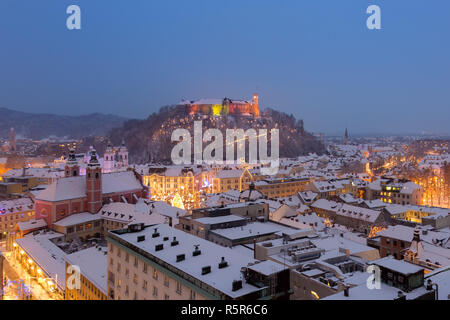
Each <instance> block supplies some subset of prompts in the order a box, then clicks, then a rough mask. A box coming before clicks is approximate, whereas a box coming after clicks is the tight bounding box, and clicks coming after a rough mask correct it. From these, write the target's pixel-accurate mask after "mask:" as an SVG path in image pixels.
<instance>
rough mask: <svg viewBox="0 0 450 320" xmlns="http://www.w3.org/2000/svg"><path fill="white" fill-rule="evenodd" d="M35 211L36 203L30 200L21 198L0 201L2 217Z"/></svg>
mask: <svg viewBox="0 0 450 320" xmlns="http://www.w3.org/2000/svg"><path fill="white" fill-rule="evenodd" d="M33 209H34V203H33V201H32V200H31V199H30V198H19V199H12V200H4V201H0V215H3V214H10V213H19V212H24V211H30V210H33Z"/></svg>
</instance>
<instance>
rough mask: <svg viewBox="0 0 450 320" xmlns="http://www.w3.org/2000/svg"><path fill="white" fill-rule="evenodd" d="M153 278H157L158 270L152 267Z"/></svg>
mask: <svg viewBox="0 0 450 320" xmlns="http://www.w3.org/2000/svg"><path fill="white" fill-rule="evenodd" d="M153 279H155V280H158V271H157V270H156V269H153Z"/></svg>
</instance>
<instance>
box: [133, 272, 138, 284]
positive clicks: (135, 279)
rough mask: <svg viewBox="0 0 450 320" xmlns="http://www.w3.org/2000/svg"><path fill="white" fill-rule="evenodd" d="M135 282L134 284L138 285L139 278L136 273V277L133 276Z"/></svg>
mask: <svg viewBox="0 0 450 320" xmlns="http://www.w3.org/2000/svg"><path fill="white" fill-rule="evenodd" d="M133 282H134V283H135V284H137V283H138V276H137V274H136V273H135V274H134V276H133Z"/></svg>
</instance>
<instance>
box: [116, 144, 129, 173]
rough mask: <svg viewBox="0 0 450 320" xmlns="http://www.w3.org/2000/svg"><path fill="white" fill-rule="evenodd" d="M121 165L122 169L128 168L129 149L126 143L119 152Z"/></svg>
mask: <svg viewBox="0 0 450 320" xmlns="http://www.w3.org/2000/svg"><path fill="white" fill-rule="evenodd" d="M117 155H118V158H119V163H120V166H121V167H125V168H126V167H128V149H127V147H125V142H124V141H122V145H121V146H120V148H119V152H118V154H117Z"/></svg>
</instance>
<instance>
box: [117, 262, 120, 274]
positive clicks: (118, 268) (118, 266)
mask: <svg viewBox="0 0 450 320" xmlns="http://www.w3.org/2000/svg"><path fill="white" fill-rule="evenodd" d="M117 272H120V263H118V264H117Z"/></svg>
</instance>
